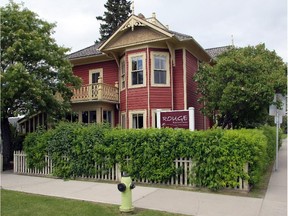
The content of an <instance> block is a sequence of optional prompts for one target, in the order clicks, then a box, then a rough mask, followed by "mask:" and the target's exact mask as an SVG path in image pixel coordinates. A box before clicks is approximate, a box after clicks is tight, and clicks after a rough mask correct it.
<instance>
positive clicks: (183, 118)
mask: <svg viewBox="0 0 288 216" xmlns="http://www.w3.org/2000/svg"><path fill="white" fill-rule="evenodd" d="M163 127H169V128H184V129H189V130H191V131H194V130H195V114H194V108H193V107H189V109H188V110H174V111H161V110H160V109H158V110H157V128H163Z"/></svg>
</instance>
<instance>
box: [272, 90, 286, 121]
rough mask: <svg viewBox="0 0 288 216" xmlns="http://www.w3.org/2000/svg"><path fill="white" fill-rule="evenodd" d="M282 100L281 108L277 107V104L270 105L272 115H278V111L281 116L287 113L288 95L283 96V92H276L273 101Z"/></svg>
mask: <svg viewBox="0 0 288 216" xmlns="http://www.w3.org/2000/svg"><path fill="white" fill-rule="evenodd" d="M276 102H280V103H281V109H277V107H276V105H275V104H272V105H270V106H269V115H270V116H276V115H277V112H278V115H280V116H285V115H286V96H283V95H281V94H275V95H274V100H273V103H276Z"/></svg>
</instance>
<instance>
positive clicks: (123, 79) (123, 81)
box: [120, 60, 126, 89]
mask: <svg viewBox="0 0 288 216" xmlns="http://www.w3.org/2000/svg"><path fill="white" fill-rule="evenodd" d="M120 67H121V89H125V84H126V83H125V74H126V65H125V61H124V60H122V61H121V63H120Z"/></svg>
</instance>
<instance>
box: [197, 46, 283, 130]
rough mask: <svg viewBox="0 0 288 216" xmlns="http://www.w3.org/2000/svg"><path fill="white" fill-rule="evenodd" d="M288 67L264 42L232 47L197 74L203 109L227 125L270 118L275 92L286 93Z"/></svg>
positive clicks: (248, 125)
mask: <svg viewBox="0 0 288 216" xmlns="http://www.w3.org/2000/svg"><path fill="white" fill-rule="evenodd" d="M286 75H287V67H286V65H285V63H284V62H283V60H282V59H281V58H280V57H279V56H277V55H276V53H275V52H274V51H273V52H271V51H269V50H267V49H266V48H265V45H264V44H259V45H257V46H255V47H253V46H248V47H244V48H231V49H229V50H228V51H227V52H225V53H223V54H221V55H220V56H218V58H217V62H216V64H215V65H213V66H212V65H209V64H205V63H203V64H201V66H200V69H199V71H198V72H197V74H196V76H195V80H196V81H197V83H198V92H199V93H200V95H201V98H200V100H199V102H200V103H202V104H205V106H204V108H203V110H202V112H203V113H204V114H205V115H207V116H209V117H213V119H214V121H215V123H216V124H217V125H218V126H222V127H223V128H225V127H226V126H232V127H233V128H242V127H245V128H254V127H257V126H259V125H261V124H263V123H265V122H266V121H267V118H268V108H269V105H270V104H271V103H272V102H273V96H274V94H275V93H282V94H283V95H285V94H286Z"/></svg>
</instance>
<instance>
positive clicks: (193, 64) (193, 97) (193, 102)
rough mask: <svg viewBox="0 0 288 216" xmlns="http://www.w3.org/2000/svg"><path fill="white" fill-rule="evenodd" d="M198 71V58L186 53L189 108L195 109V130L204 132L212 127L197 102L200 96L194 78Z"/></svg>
mask: <svg viewBox="0 0 288 216" xmlns="http://www.w3.org/2000/svg"><path fill="white" fill-rule="evenodd" d="M197 70H198V61H197V59H196V57H195V56H193V55H192V54H191V53H190V52H188V51H186V79H187V106H188V107H194V108H195V129H197V130H203V129H206V128H208V127H210V125H209V120H208V119H207V118H204V116H203V114H202V113H201V111H200V109H201V108H202V105H201V104H199V102H197V99H198V98H199V94H197V93H196V91H197V83H196V82H194V81H193V77H194V75H195V73H196V72H197ZM205 121H206V122H205ZM204 122H205V123H204ZM205 125H206V126H205ZM205 127H206V128H205Z"/></svg>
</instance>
